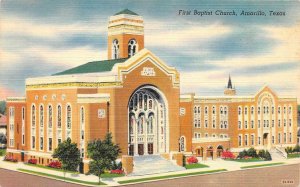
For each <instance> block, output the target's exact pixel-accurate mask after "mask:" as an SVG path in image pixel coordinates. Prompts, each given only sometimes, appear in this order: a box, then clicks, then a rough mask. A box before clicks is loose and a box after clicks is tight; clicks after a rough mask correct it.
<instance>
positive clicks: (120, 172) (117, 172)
mask: <svg viewBox="0 0 300 187" xmlns="http://www.w3.org/2000/svg"><path fill="white" fill-rule="evenodd" d="M110 174H123V170H121V169H114V170H111V171H110Z"/></svg>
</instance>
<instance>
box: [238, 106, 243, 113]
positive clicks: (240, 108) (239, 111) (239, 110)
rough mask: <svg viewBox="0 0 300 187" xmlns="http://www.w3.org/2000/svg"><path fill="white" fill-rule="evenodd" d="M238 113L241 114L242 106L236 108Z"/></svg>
mask: <svg viewBox="0 0 300 187" xmlns="http://www.w3.org/2000/svg"><path fill="white" fill-rule="evenodd" d="M238 114H239V115H241V114H242V107H239V109H238Z"/></svg>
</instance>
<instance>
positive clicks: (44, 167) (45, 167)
mask: <svg viewBox="0 0 300 187" xmlns="http://www.w3.org/2000/svg"><path fill="white" fill-rule="evenodd" d="M26 166H32V167H37V168H43V169H49V170H54V171H60V172H64V171H63V170H62V169H56V168H51V167H48V166H43V165H38V164H26ZM66 172H67V173H77V172H76V171H66Z"/></svg>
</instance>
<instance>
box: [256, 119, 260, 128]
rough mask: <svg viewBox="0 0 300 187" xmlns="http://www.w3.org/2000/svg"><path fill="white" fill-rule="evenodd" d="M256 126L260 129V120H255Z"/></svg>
mask: <svg viewBox="0 0 300 187" xmlns="http://www.w3.org/2000/svg"><path fill="white" fill-rule="evenodd" d="M257 126H258V128H260V120H257Z"/></svg>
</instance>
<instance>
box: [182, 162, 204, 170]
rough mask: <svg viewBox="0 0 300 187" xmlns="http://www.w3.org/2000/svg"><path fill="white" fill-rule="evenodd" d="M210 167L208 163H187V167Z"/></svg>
mask: <svg viewBox="0 0 300 187" xmlns="http://www.w3.org/2000/svg"><path fill="white" fill-rule="evenodd" d="M208 167H209V166H208V165H205V164H199V163H195V164H187V165H185V168H186V169H196V168H208Z"/></svg>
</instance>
